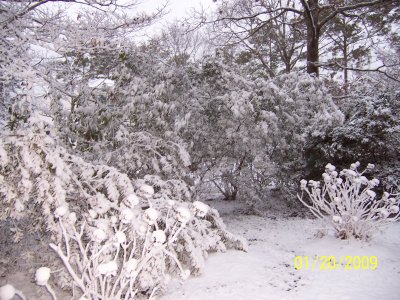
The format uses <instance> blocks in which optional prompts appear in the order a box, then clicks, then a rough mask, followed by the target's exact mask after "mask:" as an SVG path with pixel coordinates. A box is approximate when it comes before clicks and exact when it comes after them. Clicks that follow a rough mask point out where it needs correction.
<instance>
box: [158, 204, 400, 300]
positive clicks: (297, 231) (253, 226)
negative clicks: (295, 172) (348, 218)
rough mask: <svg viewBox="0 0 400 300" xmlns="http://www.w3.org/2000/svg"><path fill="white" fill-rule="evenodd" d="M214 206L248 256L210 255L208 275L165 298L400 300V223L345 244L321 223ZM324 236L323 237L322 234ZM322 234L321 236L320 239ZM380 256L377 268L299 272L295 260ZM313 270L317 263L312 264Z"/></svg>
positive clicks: (173, 288) (172, 290)
mask: <svg viewBox="0 0 400 300" xmlns="http://www.w3.org/2000/svg"><path fill="white" fill-rule="evenodd" d="M226 205H229V203H226V202H225V203H222V202H214V203H213V202H211V206H216V207H217V208H218V209H219V211H220V213H221V215H222V217H223V219H224V221H225V223H226V224H227V226H228V228H229V229H230V230H231V231H232V232H233V233H236V234H239V235H242V236H244V237H245V238H247V240H248V241H249V251H248V253H244V252H239V251H228V252H227V253H225V254H219V253H217V254H211V255H210V256H209V258H208V260H207V264H206V268H205V270H204V273H203V274H202V275H200V276H198V277H195V278H190V279H189V280H187V281H186V282H184V283H183V284H181V283H178V282H175V283H173V284H171V285H170V287H169V290H168V291H167V294H166V295H165V296H164V297H162V298H161V299H162V300H183V299H185V300H207V299H210V300H211V299H212V300H228V299H229V300H239V299H272V300H273V299H313V300H315V299H323V300H324V299H327V300H330V299H332V300H333V299H334V300H347V299H349V300H350V299H363V300H368V299H371V300H372V299H374V300H375V299H384V300H391V299H393V300H394V299H400V251H399V249H400V224H399V223H396V224H391V225H390V226H389V227H388V228H386V230H385V231H384V232H382V233H379V234H377V235H375V236H374V238H373V239H372V240H371V241H369V242H361V241H358V240H350V241H342V240H338V239H335V238H334V237H333V232H330V231H329V230H327V228H325V226H324V224H322V223H321V222H320V221H318V220H312V219H300V218H287V217H277V218H274V217H259V216H254V215H243V214H240V213H239V211H238V210H235V209H230V210H227V209H226V208H224V206H225V207H226ZM321 231H322V232H325V235H324V236H322V237H321V235H319V236H318V234H317V233H318V232H321ZM316 234H317V235H316ZM297 255H301V256H308V257H309V259H310V261H312V259H313V258H314V257H316V256H323V255H325V256H331V255H333V256H335V257H336V258H337V259H338V260H340V257H342V256H353V257H354V256H360V257H362V256H368V257H370V256H376V257H377V258H378V267H377V269H376V270H362V269H359V270H354V269H353V270H344V267H345V266H344V263H343V262H342V264H343V266H341V267H340V268H339V269H338V270H320V269H319V267H320V266H321V263H320V262H319V263H318V264H317V265H316V266H315V269H314V270H305V269H304V268H303V269H302V270H296V269H295V268H294V258H295V256H297ZM309 268H310V269H311V268H312V265H309Z"/></svg>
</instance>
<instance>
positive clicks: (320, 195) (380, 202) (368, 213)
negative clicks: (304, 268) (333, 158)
mask: <svg viewBox="0 0 400 300" xmlns="http://www.w3.org/2000/svg"><path fill="white" fill-rule="evenodd" d="M359 166H360V163H359V162H357V163H353V164H351V166H350V168H349V169H343V170H342V171H340V173H338V172H337V171H336V168H335V166H333V165H331V164H327V165H326V167H325V173H323V174H322V177H323V181H322V183H321V182H319V181H314V180H309V181H308V182H307V180H304V179H303V180H301V182H300V184H301V190H302V194H301V195H300V196H299V195H298V199H299V200H300V201H301V203H303V204H304V205H305V206H306V207H307V208H308V209H309V210H310V211H311V212H312V213H313V214H314V215H315V216H316V217H317V218H320V219H326V220H327V221H328V222H329V223H331V224H332V226H333V227H334V229H335V231H336V235H337V237H339V238H341V239H348V238H350V237H355V238H359V239H367V238H369V237H370V236H371V235H372V234H373V233H374V232H375V231H377V230H378V228H379V227H382V226H384V225H386V224H388V223H390V222H394V221H396V220H398V219H399V217H400V212H399V204H400V197H399V195H393V194H389V193H387V192H384V193H383V195H382V196H381V197H379V196H378V195H377V194H376V192H375V191H374V188H376V187H377V186H378V185H379V180H378V179H376V178H373V179H371V180H369V179H367V178H366V177H365V176H364V175H363V174H364V173H365V171H366V170H369V169H372V168H374V165H372V164H368V166H367V168H366V169H365V170H364V171H362V172H360V171H358V170H357V168H358V167H359ZM304 194H306V195H308V197H309V200H310V201H311V203H308V201H307V200H306V199H304Z"/></svg>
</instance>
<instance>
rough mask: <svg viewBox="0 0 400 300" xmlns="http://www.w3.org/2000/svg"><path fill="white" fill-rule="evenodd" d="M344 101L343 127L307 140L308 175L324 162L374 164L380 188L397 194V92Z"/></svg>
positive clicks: (399, 177) (399, 98) (399, 188)
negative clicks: (344, 118) (344, 116)
mask: <svg viewBox="0 0 400 300" xmlns="http://www.w3.org/2000/svg"><path fill="white" fill-rule="evenodd" d="M347 102H348V103H347V105H346V106H347V107H346V110H344V112H345V114H346V115H347V117H346V121H345V122H344V123H343V124H342V125H340V126H336V127H334V128H332V129H331V130H330V131H328V132H327V134H326V135H325V136H315V137H310V139H309V143H308V145H307V156H306V157H307V160H308V168H309V172H310V173H311V176H314V175H317V174H318V173H319V172H320V170H321V169H322V168H323V166H324V164H325V162H326V161H330V162H332V164H334V165H335V166H337V167H338V168H344V167H346V166H347V165H348V164H350V163H352V162H354V161H359V162H360V163H361V164H363V165H367V164H368V162H371V161H373V162H374V163H375V164H376V166H377V168H376V169H375V171H374V174H375V176H377V177H378V178H379V179H380V181H381V183H382V187H383V188H385V189H386V190H388V191H392V192H400V171H399V170H400V160H399V158H400V114H399V111H400V93H399V92H396V91H387V92H386V93H381V94H380V95H379V94H378V95H377V94H375V95H369V96H362V97H361V98H358V99H357V98H355V99H352V100H351V101H347ZM317 172H318V173H317Z"/></svg>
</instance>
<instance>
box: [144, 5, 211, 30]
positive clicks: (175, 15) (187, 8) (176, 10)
mask: <svg viewBox="0 0 400 300" xmlns="http://www.w3.org/2000/svg"><path fill="white" fill-rule="evenodd" d="M167 1H168V7H167V11H168V14H167V15H166V16H165V17H164V18H163V20H161V21H160V22H157V24H155V25H153V26H152V27H151V29H149V30H146V34H151V33H154V32H156V31H159V30H160V29H161V28H162V27H163V24H164V23H166V22H173V21H175V20H179V19H183V18H185V17H188V16H189V15H190V12H191V10H193V9H197V10H200V9H201V8H203V9H204V10H205V11H211V10H213V9H215V8H216V4H215V3H214V2H213V0H141V4H140V5H139V7H138V8H139V10H144V11H145V12H148V13H150V12H152V11H153V12H154V10H155V9H156V8H157V7H160V6H162V5H163V4H164V3H165V2H167Z"/></svg>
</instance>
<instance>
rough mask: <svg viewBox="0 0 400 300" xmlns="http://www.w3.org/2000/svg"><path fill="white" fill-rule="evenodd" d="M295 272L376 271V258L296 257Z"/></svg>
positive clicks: (347, 256)
mask: <svg viewBox="0 0 400 300" xmlns="http://www.w3.org/2000/svg"><path fill="white" fill-rule="evenodd" d="M294 268H295V269H296V270H323V271H325V270H376V268H378V257H377V256H359V255H353V256H352V255H346V256H340V258H337V257H336V256H333V255H331V256H325V255H321V256H315V257H308V256H299V255H298V256H296V257H295V258H294Z"/></svg>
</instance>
